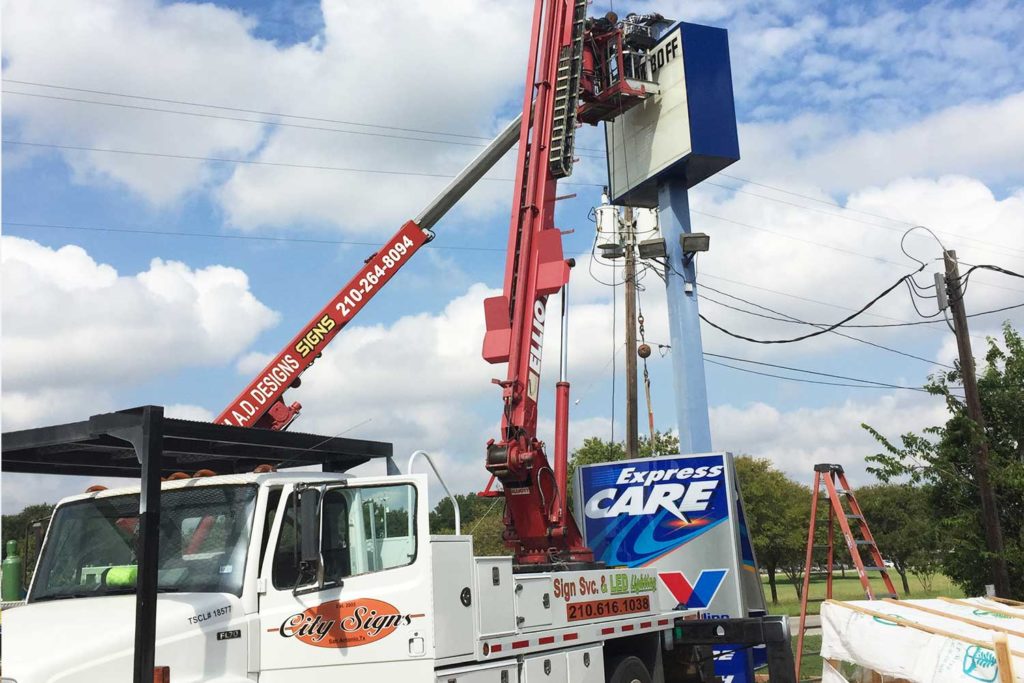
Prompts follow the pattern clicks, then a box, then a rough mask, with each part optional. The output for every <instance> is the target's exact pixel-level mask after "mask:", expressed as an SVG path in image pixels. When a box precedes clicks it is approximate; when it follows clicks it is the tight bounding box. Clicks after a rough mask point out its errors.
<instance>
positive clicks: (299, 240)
mask: <svg viewBox="0 0 1024 683" xmlns="http://www.w3.org/2000/svg"><path fill="white" fill-rule="evenodd" d="M3 225H4V226H5V227H18V228H46V229H56V230H80V231H84V232H112V233H125V234H135V235H161V236H171V237H203V238H211V239H225V240H256V241H263V242H296V243H304V244H342V245H348V246H360V247H375V248H379V247H380V242H358V241H355V240H328V239H315V238H307V237H273V236H270V235H229V234H221V233H212V232H186V231H176V230H142V229H137V228H99V227H89V226H84V225H56V224H50V223H21V222H17V221H7V220H5V221H3ZM423 248H424V249H443V250H447V251H493V252H502V253H504V251H505V250H504V249H499V248H497V247H464V246H442V245H439V244H433V243H431V244H424V245H423Z"/></svg>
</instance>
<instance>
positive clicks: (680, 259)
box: [658, 180, 711, 453]
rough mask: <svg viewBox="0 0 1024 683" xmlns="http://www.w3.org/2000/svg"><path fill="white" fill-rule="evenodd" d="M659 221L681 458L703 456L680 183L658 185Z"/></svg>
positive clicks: (698, 354) (700, 387) (701, 391)
mask: <svg viewBox="0 0 1024 683" xmlns="http://www.w3.org/2000/svg"><path fill="white" fill-rule="evenodd" d="M658 217H659V220H660V223H661V234H662V236H663V237H664V238H665V251H666V261H667V262H668V264H669V266H670V267H669V269H668V273H667V274H666V286H667V288H668V324H669V336H670V341H671V343H672V367H673V369H674V370H675V372H674V373H673V375H672V383H673V388H674V389H675V395H676V419H677V422H678V427H679V452H680V453H707V452H708V451H710V450H711V422H710V419H709V417H708V389H707V383H706V382H705V379H704V346H703V344H702V343H701V338H700V310H699V308H698V306H697V272H696V268H695V267H694V264H693V261H692V260H691V261H690V262H689V263H685V262H684V261H685V260H684V254H683V247H682V244H680V241H679V240H680V238H681V237H682V236H683V235H684V234H688V233H690V232H691V227H690V200H689V197H688V195H687V191H686V185H685V184H684V183H683V181H681V180H677V181H672V180H670V181H668V182H664V183H659V184H658Z"/></svg>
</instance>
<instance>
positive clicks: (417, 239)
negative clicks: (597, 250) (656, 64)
mask: <svg viewBox="0 0 1024 683" xmlns="http://www.w3.org/2000/svg"><path fill="white" fill-rule="evenodd" d="M521 121H522V116H517V117H516V118H515V120H513V121H512V122H511V123H509V124H508V125H507V126H506V127H505V129H504V130H503V131H502V132H501V133H499V134H498V136H497V137H496V138H494V140H492V141H491V143H490V144H488V145H487V147H485V148H484V150H483V151H482V152H480V154H478V155H477V156H476V158H475V159H473V161H471V162H470V163H469V164H468V165H467V166H466V168H464V169H463V170H462V172H461V173H459V174H458V175H457V176H455V178H454V179H453V180H452V181H451V182H450V183H449V184H448V186H447V187H445V189H444V190H442V191H441V193H440V194H438V195H437V196H436V197H434V199H432V200H431V201H430V203H429V204H427V206H426V208H424V209H423V211H422V212H420V214H419V215H418V216H417V217H416V219H415V220H411V221H408V222H406V223H405V225H403V226H402V227H401V228H400V229H399V230H398V232H396V233H395V234H394V235H392V236H391V239H389V240H388V241H387V242H385V243H384V246H383V247H381V249H380V251H378V252H376V253H375V254H374V255H373V256H371V257H370V258H369V259H367V260H366V263H365V264H364V265H363V267H362V269H360V271H359V272H358V273H356V274H355V276H354V277H353V278H352V279H351V280H349V281H348V283H347V284H346V285H345V286H344V287H342V288H341V290H340V291H339V292H338V293H337V294H336V295H335V296H334V298H333V299H331V300H330V301H329V302H328V303H327V305H326V306H324V307H323V308H322V309H321V310H320V311H319V312H318V313H317V314H316V315H314V316H313V319H312V320H310V321H309V322H308V323H306V325H305V326H304V327H303V328H302V330H301V331H300V332H299V333H298V334H297V335H296V336H295V338H294V339H292V340H291V341H290V342H289V343H288V345H287V346H285V347H284V349H282V350H281V351H280V352H279V353H278V354H277V355H276V356H275V357H274V358H273V360H271V361H270V362H269V363H268V364H267V366H266V367H265V368H263V370H262V371H261V372H260V373H259V374H258V375H257V376H256V377H255V379H253V380H252V382H250V383H249V386H247V387H246V388H245V389H244V390H242V393H240V394H239V395H238V396H236V397H235V400H234V401H232V402H231V404H230V405H229V406H228V407H227V408H225V409H224V411H223V412H222V413H221V414H220V415H218V416H217V419H216V420H215V421H216V422H217V423H219V424H226V425H233V426H235V427H261V428H265V429H274V430H281V429H285V428H287V427H288V425H289V424H291V422H292V421H293V420H294V419H295V418H296V417H298V415H299V411H300V410H301V409H302V404H300V403H298V402H295V403H292V404H290V405H289V404H287V403H285V401H284V392H285V391H286V390H287V389H289V388H293V387H298V386H299V383H300V379H299V376H300V375H301V374H302V373H303V372H305V371H306V369H308V368H309V366H311V365H312V364H313V362H314V361H315V360H316V359H317V358H319V357H320V354H321V352H322V351H323V350H324V347H326V346H327V345H328V344H329V343H330V342H331V340H332V339H334V337H335V336H337V334H338V333H339V332H341V330H342V328H343V327H345V325H347V324H348V323H349V321H351V320H352V318H354V317H355V316H356V314H357V313H359V311H361V310H362V309H363V307H364V306H365V305H366V304H367V303H368V302H369V301H370V299H372V298H373V297H374V296H375V295H376V294H377V292H379V291H380V290H381V289H382V288H383V287H384V285H386V284H387V283H388V281H390V280H391V278H392V277H394V275H395V274H396V273H397V272H398V271H399V269H401V268H402V266H404V265H405V264H406V263H408V262H409V259H411V258H412V256H413V254H415V253H416V252H417V251H419V249H420V247H422V246H423V245H424V244H426V243H427V242H429V241H430V240H431V239H433V237H434V235H433V233H432V232H431V231H430V229H431V228H432V227H433V226H434V225H436V224H437V222H438V221H440V220H441V218H443V217H444V215H445V214H446V213H447V212H448V210H449V209H451V208H452V207H453V206H455V204H456V203H457V202H458V201H459V199H461V198H462V197H463V196H464V195H465V194H466V192H468V191H469V190H470V189H471V188H472V187H473V186H474V185H475V184H476V183H477V182H478V181H479V180H480V179H481V178H482V177H483V176H484V174H485V173H487V172H488V171H489V170H491V168H493V167H494V164H496V163H497V162H498V160H499V159H501V157H503V156H504V155H505V153H506V152H508V151H509V150H510V149H512V147H513V146H514V145H515V143H516V140H518V139H519V130H520V123H521Z"/></svg>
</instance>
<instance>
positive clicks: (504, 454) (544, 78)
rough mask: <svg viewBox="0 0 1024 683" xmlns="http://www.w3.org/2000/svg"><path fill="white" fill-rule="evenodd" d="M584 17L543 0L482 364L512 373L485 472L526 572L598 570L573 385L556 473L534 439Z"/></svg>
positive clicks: (560, 266) (569, 3)
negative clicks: (571, 477)
mask: <svg viewBox="0 0 1024 683" xmlns="http://www.w3.org/2000/svg"><path fill="white" fill-rule="evenodd" d="M586 7H587V1H586V0H536V3H535V6H534V15H533V36H532V39H531V44H530V52H529V65H528V67H527V75H526V85H525V88H524V90H525V92H524V96H523V111H531V108H532V111H533V118H532V121H530V120H525V119H524V120H523V121H522V124H521V128H520V133H519V156H518V161H517V166H516V188H515V195H514V197H513V202H512V218H511V222H510V228H509V242H508V256H507V263H506V269H505V286H504V291H503V293H502V295H501V296H497V297H492V298H490V299H487V300H485V301H484V316H485V319H486V329H487V331H486V335H485V337H484V345H483V356H484V359H485V360H487V361H488V362H490V363H508V372H507V375H506V379H505V380H502V381H499V380H495V382H496V383H497V384H499V385H500V386H501V388H502V401H503V403H504V410H503V414H502V422H501V436H500V437H499V438H498V439H492V440H491V441H490V442H488V444H487V460H486V467H487V469H488V471H490V472H491V474H492V475H493V476H494V477H495V478H497V479H498V480H499V481H500V482H501V483H502V487H503V489H504V496H505V508H506V509H505V533H504V539H505V542H506V544H507V545H508V546H509V547H510V548H512V549H513V550H514V552H515V556H516V560H517V562H519V563H520V564H527V563H531V564H545V563H555V562H558V563H564V562H589V561H592V560H593V553H592V552H591V551H590V550H589V549H588V548H586V546H585V544H584V543H583V539H582V534H581V533H580V531H579V528H578V527H577V525H576V522H575V520H573V519H572V517H571V515H569V514H568V513H567V511H566V509H565V505H564V501H565V495H566V481H565V479H566V477H565V470H566V468H565V457H566V454H565V453H564V444H565V435H566V433H567V432H566V427H567V424H566V423H567V420H568V416H567V413H568V389H569V385H568V383H567V382H560V383H559V402H558V403H559V410H558V416H557V418H556V420H557V421H558V425H557V426H556V435H557V436H556V458H555V461H556V464H555V467H554V468H552V466H551V465H550V464H549V462H548V458H547V455H546V454H545V452H544V444H543V443H542V442H541V441H540V440H539V439H538V438H537V401H538V397H539V391H540V369H541V357H542V351H543V341H544V328H545V323H546V319H547V301H548V297H549V296H550V295H552V294H555V293H557V292H559V291H560V290H563V288H564V287H565V285H566V284H567V283H568V281H569V268H570V263H569V262H568V261H566V260H565V258H564V257H563V254H562V235H561V232H560V231H559V230H558V229H557V228H555V225H554V213H555V199H556V192H555V190H556V184H557V182H558V178H561V177H564V176H566V175H568V174H569V173H571V170H572V156H573V140H574V134H575V129H576V111H577V102H578V95H579V84H580V74H581V69H582V53H583V37H584V30H585V20H586ZM563 305H564V303H563ZM559 451H563V452H559Z"/></svg>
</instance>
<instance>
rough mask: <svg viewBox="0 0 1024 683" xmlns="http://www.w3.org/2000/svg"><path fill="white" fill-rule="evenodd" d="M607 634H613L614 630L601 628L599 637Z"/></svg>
mask: <svg viewBox="0 0 1024 683" xmlns="http://www.w3.org/2000/svg"><path fill="white" fill-rule="evenodd" d="M609 633H615V629H613V628H603V629H601V635H602V636H606V635H608V634H609Z"/></svg>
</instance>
